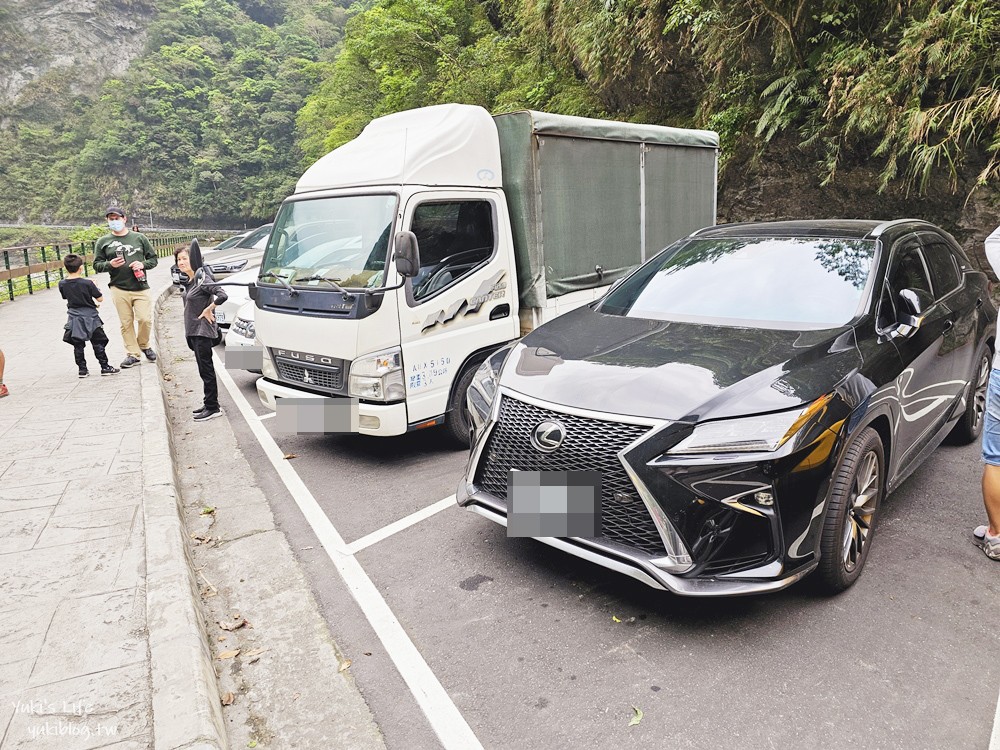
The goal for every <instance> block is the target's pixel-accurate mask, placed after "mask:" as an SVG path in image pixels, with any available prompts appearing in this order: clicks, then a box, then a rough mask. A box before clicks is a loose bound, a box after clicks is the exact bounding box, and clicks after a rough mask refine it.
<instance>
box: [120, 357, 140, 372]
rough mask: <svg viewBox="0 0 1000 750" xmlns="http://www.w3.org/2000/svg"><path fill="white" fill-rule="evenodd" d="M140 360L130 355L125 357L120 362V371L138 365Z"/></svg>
mask: <svg viewBox="0 0 1000 750" xmlns="http://www.w3.org/2000/svg"><path fill="white" fill-rule="evenodd" d="M140 361H141V360H140V359H139V358H138V357H133V356H132V355H131V354H130V355H128V356H127V357H125V359H124V361H122V369H128V368H129V367H135V366H136V365H137V364H139V362H140Z"/></svg>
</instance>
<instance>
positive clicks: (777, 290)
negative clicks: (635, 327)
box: [600, 237, 875, 330]
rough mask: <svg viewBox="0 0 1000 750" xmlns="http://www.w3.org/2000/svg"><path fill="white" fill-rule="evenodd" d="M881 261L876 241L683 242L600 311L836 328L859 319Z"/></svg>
mask: <svg viewBox="0 0 1000 750" xmlns="http://www.w3.org/2000/svg"><path fill="white" fill-rule="evenodd" d="M874 257H875V242H874V241H872V240H856V239H826V238H802V237H791V238H788V237H736V238H732V237H726V238H721V237H719V238H701V239H698V238H696V239H692V240H684V241H681V242H678V243H676V244H675V245H673V246H671V247H669V248H667V250H665V251H664V252H663V253H661V254H660V255H659V256H658V257H656V258H653V259H652V260H651V261H650V262H649V263H648V264H646V265H645V266H643V267H641V268H640V269H639V270H638V271H637V272H636V273H635V274H634V275H633V276H631V277H630V278H628V279H627V280H626V281H625V282H623V283H622V284H621V286H619V287H618V288H617V289H614V290H613V291H612V292H611V293H610V294H609V295H608V296H607V297H606V298H605V300H604V301H603V302H602V303H601V306H600V310H601V312H603V313H607V314H610V315H624V316H627V317H633V318H651V319H654V320H676V321H682V322H693V323H709V324H714V325H731V326H751V327H758V328H785V329H792V330H809V329H819V328H833V327H836V326H840V325H843V324H844V323H846V322H848V321H850V320H851V319H853V318H854V317H855V316H856V315H857V314H858V311H859V308H860V306H861V304H862V302H863V300H864V299H866V297H867V294H866V288H867V286H868V281H869V276H870V275H871V269H872V263H873V260H874Z"/></svg>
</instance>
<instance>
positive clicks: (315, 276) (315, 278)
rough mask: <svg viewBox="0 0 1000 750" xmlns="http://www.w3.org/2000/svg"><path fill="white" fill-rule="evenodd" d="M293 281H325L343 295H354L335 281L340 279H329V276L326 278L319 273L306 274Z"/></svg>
mask: <svg viewBox="0 0 1000 750" xmlns="http://www.w3.org/2000/svg"><path fill="white" fill-rule="evenodd" d="M295 281H296V282H299V283H301V282H303V281H325V282H326V283H327V284H329V285H330V286H332V287H333V288H334V289H336V290H337V291H338V292H340V293H341V294H344V295H346V296H350V297H353V296H354V295H353V294H351V293H350V292H349V291H347V290H346V289H344V287H342V286H341V285H340V284H338V283H337V282H338V281H340V279H331V278H328V277H326V276H320V275H319V274H313V275H312V276H306V277H305V278H302V279H296V280H295Z"/></svg>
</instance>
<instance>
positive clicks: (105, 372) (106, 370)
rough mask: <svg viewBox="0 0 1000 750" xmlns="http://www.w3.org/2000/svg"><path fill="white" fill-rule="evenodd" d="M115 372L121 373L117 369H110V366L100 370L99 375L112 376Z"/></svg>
mask: <svg viewBox="0 0 1000 750" xmlns="http://www.w3.org/2000/svg"><path fill="white" fill-rule="evenodd" d="M117 372H121V370H119V369H118V368H117V367H112V366H111V365H105V366H104V367H102V368H101V375H114V374H115V373H117Z"/></svg>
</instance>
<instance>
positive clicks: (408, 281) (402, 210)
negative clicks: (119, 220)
mask: <svg viewBox="0 0 1000 750" xmlns="http://www.w3.org/2000/svg"><path fill="white" fill-rule="evenodd" d="M718 143H719V142H718V136H717V135H716V134H715V133H713V132H709V131H701V130H685V129H678V128H669V127H660V126H653V125H639V124H631V123H623V122H610V121H603V120H593V119H587V118H580V117H569V116H561V115H553V114H546V113H542V112H532V111H521V112H512V113H509V114H501V115H497V116H491V115H490V114H489V113H488V112H487V111H486V110H485V109H482V108H481V107H475V106H468V105H460V104H444V105H439V106H433V107H425V108H421V109H415V110H410V111H406V112H400V113H397V114H393V115H388V116H386V117H380V118H378V119H376V120H373V121H372V122H371V123H369V125H368V126H367V127H366V128H365V129H364V131H363V132H362V133H361V135H359V136H358V137H357V138H356V139H354V140H353V141H351V142H349V143H347V144H345V145H344V146H341V147H340V148H338V149H336V150H334V151H332V152H330V153H329V154H327V155H326V156H324V157H322V158H321V159H319V160H318V161H317V162H316V163H315V164H313V165H312V166H311V167H310V168H309V169H308V170H306V172H305V174H303V175H302V177H301V178H300V179H299V181H298V184H297V186H296V189H295V193H294V194H293V195H291V196H290V197H289V198H287V199H286V200H285V201H284V203H283V204H282V205H281V208H280V209H279V211H278V214H277V216H276V218H275V221H274V229H273V231H272V233H271V237H270V240H269V242H268V245H267V249H266V250H265V252H264V259H263V263H262V265H261V273H260V277H259V278H258V281H257V283H256V286H255V287H254V288H252V290H251V292H252V297H253V299H254V301H255V304H256V311H255V315H256V321H255V324H256V334H257V338H258V341H259V343H260V345H261V347H262V349H263V363H262V364H263V377H262V378H261V379H260V380H259V381H258V382H257V390H258V393H259V395H260V398H261V401H262V403H263V404H264V405H265V406H267V407H268V408H270V409H272V410H274V409H277V408H278V406H277V404H278V401H279V400H280V399H296V400H297V401H296V402H295V403H297V404H301V403H303V402H302V401H300V399H302V398H312V397H315V398H325V399H333V400H339V401H334V402H333V403H339V404H341V405H348V406H349V407H350V409H351V410H352V411H353V420H352V422H351V424H352V425H353V426H352V427H350V429H351V430H356V431H358V432H361V433H364V434H368V435H399V434H402V433H405V432H407V431H411V430H416V429H421V428H425V427H431V426H435V425H441V424H443V425H445V426H446V429H447V430H448V431H449V433H450V435H451V437H453V438H454V440H455V441H456V442H458V443H459V444H466V445H467V444H468V436H469V419H468V414H467V407H466V404H465V392H466V390H467V388H468V385H469V383H470V381H471V379H472V376H473V374H474V372H475V370H476V369H477V367H478V366H479V365H480V364H481V363H482V362H483V360H484V359H485V358H486V357H487V356H488V355H489V354H490V353H492V352H493V351H495V350H496V349H498V348H499V347H501V346H503V345H504V344H505V343H507V342H510V341H512V340H514V339H516V338H518V337H519V336H521V335H523V334H525V333H527V332H528V331H529V330H531V329H532V328H534V327H535V326H537V325H540V324H541V323H544V322H545V321H547V320H549V319H551V318H553V317H555V316H557V315H560V314H562V313H564V312H568V311H569V310H572V309H574V308H576V307H578V306H580V305H584V304H587V303H589V302H592V301H593V300H595V299H597V298H598V297H600V296H601V295H602V294H604V292H606V291H607V287H608V286H609V285H611V284H612V283H613V282H615V281H616V280H617V279H619V278H621V277H623V276H624V275H625V274H626V273H627V272H628V271H630V270H631V269H632V268H634V267H635V266H636V265H637V264H639V263H641V262H642V261H644V260H646V259H647V258H649V257H652V255H654V254H655V253H657V252H658V251H659V250H660V249H662V248H663V247H665V246H666V245H667V244H669V243H670V242H672V241H674V240H676V239H678V238H680V237H683V236H685V235H687V234H689V233H690V232H692V231H693V230H695V229H698V228H700V227H703V226H707V225H711V224H714V223H715V212H716V202H715V201H716V176H717V165H718ZM393 261H394V262H393ZM327 403H331V402H330V401H328V402H327ZM279 416H280V413H279Z"/></svg>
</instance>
